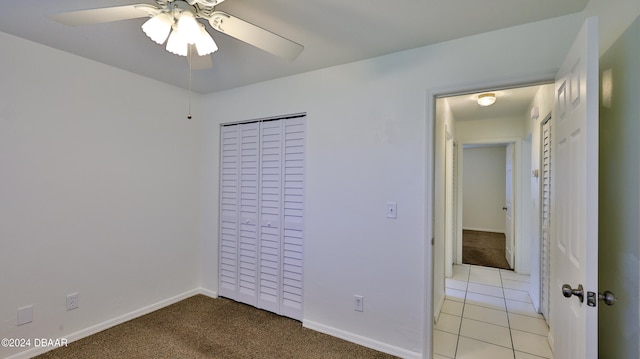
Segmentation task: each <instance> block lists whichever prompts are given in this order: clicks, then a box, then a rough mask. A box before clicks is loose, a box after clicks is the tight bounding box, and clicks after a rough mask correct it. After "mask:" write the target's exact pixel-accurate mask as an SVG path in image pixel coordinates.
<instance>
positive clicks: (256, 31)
mask: <svg viewBox="0 0 640 359" xmlns="http://www.w3.org/2000/svg"><path fill="white" fill-rule="evenodd" d="M209 24H211V26H212V27H213V28H214V29H216V30H218V31H220V32H222V33H225V34H227V35H229V36H231V37H235V38H236V39H238V40H241V41H244V42H246V43H247V44H249V45H253V46H255V47H257V48H259V49H262V50H264V51H266V52H269V53H271V54H273V55H276V56H280V57H282V58H285V59H288V60H294V59H295V58H296V57H298V55H300V53H301V52H302V50H303V49H304V46H302V45H300V44H298V43H296V42H293V41H291V40H289V39H286V38H284V37H282V36H280V35H277V34H274V33H272V32H271V31H268V30H265V29H263V28H261V27H259V26H256V25H253V24H252V23H249V22H247V21H244V20H242V19H239V18H237V17H235V16H232V15H229V14H227V13H225V12H222V11H215V12H213V14H212V15H211V17H210V18H209Z"/></svg>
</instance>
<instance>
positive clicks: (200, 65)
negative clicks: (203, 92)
mask: <svg viewBox="0 0 640 359" xmlns="http://www.w3.org/2000/svg"><path fill="white" fill-rule="evenodd" d="M187 62H188V63H189V66H190V67H191V69H192V70H206V69H210V68H212V67H213V59H212V58H211V55H204V56H198V51H197V50H196V46H195V45H189V55H188V56H187Z"/></svg>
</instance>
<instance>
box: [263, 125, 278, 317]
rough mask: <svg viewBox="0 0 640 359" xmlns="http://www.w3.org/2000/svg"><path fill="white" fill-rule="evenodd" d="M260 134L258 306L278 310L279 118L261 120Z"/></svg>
mask: <svg viewBox="0 0 640 359" xmlns="http://www.w3.org/2000/svg"><path fill="white" fill-rule="evenodd" d="M261 136H262V142H261V149H262V153H261V160H262V161H261V163H260V170H261V171H260V172H261V173H260V216H261V220H260V222H261V231H260V274H259V275H260V278H259V286H258V288H259V293H258V307H259V308H262V309H265V310H269V311H272V312H274V313H280V303H281V302H282V243H281V242H282V239H281V238H282V230H281V229H282V120H279V121H268V122H263V123H262V134H261Z"/></svg>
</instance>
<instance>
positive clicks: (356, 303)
mask: <svg viewBox="0 0 640 359" xmlns="http://www.w3.org/2000/svg"><path fill="white" fill-rule="evenodd" d="M353 310H355V311H356V312H364V297H363V296H361V295H354V296H353Z"/></svg>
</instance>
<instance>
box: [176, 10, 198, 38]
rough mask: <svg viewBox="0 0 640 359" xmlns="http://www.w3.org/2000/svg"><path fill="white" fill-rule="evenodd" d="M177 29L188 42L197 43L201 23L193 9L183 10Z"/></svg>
mask: <svg viewBox="0 0 640 359" xmlns="http://www.w3.org/2000/svg"><path fill="white" fill-rule="evenodd" d="M176 31H177V32H178V33H179V34H180V36H181V37H182V38H184V39H185V41H186V42H187V43H188V44H195V43H196V41H197V40H198V38H199V37H200V36H201V35H200V24H199V23H198V21H196V17H195V16H194V15H193V13H192V12H191V11H183V12H181V13H180V15H179V17H178V27H177V29H176Z"/></svg>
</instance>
